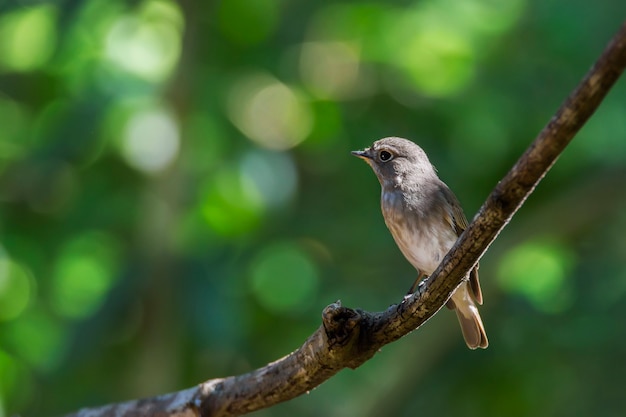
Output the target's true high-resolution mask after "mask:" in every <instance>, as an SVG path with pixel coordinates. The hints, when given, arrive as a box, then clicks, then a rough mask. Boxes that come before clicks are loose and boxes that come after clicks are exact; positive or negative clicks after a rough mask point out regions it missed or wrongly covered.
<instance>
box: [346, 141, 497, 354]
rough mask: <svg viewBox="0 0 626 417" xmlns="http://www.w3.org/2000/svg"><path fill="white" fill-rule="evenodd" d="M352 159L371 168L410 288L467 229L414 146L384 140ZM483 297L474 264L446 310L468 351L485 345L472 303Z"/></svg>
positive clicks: (460, 212)
mask: <svg viewBox="0 0 626 417" xmlns="http://www.w3.org/2000/svg"><path fill="white" fill-rule="evenodd" d="M352 154H353V155H355V156H358V157H359V158H361V159H363V160H365V162H367V163H368V164H369V166H371V167H372V169H373V170H374V173H375V174H376V177H378V181H379V182H380V185H381V187H382V193H381V208H382V212H383V217H384V218H385V224H386V225H387V227H388V228H389V231H390V232H391V234H392V236H393V238H394V240H395V241H396V244H397V245H398V247H399V248H400V251H401V252H402V254H403V255H404V257H405V258H406V259H407V260H408V261H409V262H410V263H411V265H413V266H414V267H415V269H417V272H418V277H417V279H416V281H415V283H414V284H413V285H412V286H411V289H410V290H409V293H413V292H414V291H415V288H416V287H417V285H418V283H419V282H420V281H421V280H422V279H423V278H424V277H425V276H428V275H430V274H432V273H433V272H434V271H435V269H437V266H439V263H440V262H441V260H442V259H443V258H444V256H445V255H446V254H447V253H448V251H449V250H450V248H451V247H452V246H453V245H454V243H455V242H456V241H457V239H458V237H459V236H460V235H461V233H462V232H463V230H465V229H466V228H467V219H466V218H465V215H464V214H463V209H462V208H461V205H460V204H459V201H458V200H457V198H456V196H455V195H454V193H453V192H452V191H450V189H449V188H448V186H447V185H446V184H445V183H444V182H443V181H441V180H440V179H439V177H438V176H437V173H436V171H435V167H434V166H433V165H432V164H431V163H430V161H429V160H428V157H427V156H426V153H425V152H424V151H423V150H422V148H420V147H419V146H418V145H416V144H415V143H413V142H411V141H409V140H407V139H402V138H396V137H389V138H384V139H381V140H378V141H376V142H374V144H373V145H372V146H370V147H369V148H367V149H364V150H362V151H354V152H352ZM482 302H483V296H482V292H481V290H480V283H479V281H478V264H476V266H475V267H474V269H472V271H470V273H469V279H466V280H464V281H463V282H462V283H461V285H460V286H459V287H458V288H457V289H456V290H455V291H454V293H453V294H452V297H451V298H450V300H448V303H447V306H448V307H449V308H451V309H453V310H455V311H456V315H457V317H458V319H459V323H460V324H461V330H462V332H463V337H464V338H465V343H467V346H468V347H469V348H470V349H476V348H479V347H480V348H486V347H487V346H488V344H489V342H488V341H487V334H486V333H485V328H484V326H483V322H482V320H481V319H480V315H479V314H478V308H477V307H476V303H478V304H482Z"/></svg>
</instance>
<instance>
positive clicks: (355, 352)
mask: <svg viewBox="0 0 626 417" xmlns="http://www.w3.org/2000/svg"><path fill="white" fill-rule="evenodd" d="M625 67H626V23H624V24H623V25H622V27H621V28H620V30H619V31H618V33H617V34H616V35H615V36H614V38H613V39H612V41H611V42H610V43H609V45H608V46H607V48H606V49H605V51H604V53H603V54H602V56H600V58H599V59H598V61H597V62H596V63H595V65H594V66H593V68H592V69H591V70H590V71H589V73H588V74H587V75H586V76H585V78H584V79H583V80H582V82H581V83H580V84H579V85H578V87H577V88H576V90H574V92H573V93H572V94H571V95H570V96H569V97H568V98H567V99H566V100H565V102H564V103H563V104H562V105H561V107H560V108H559V110H558V111H557V113H556V115H555V116H554V117H553V118H552V119H551V120H550V122H549V123H548V124H547V126H546V127H544V129H543V130H542V131H541V132H540V133H539V136H538V137H537V138H536V139H535V141H534V142H533V143H532V144H531V145H530V147H529V148H528V149H527V150H526V152H525V153H524V154H523V155H522V156H521V157H520V159H519V160H518V161H517V163H516V164H515V165H514V166H513V168H511V170H510V171H509V173H508V174H507V175H506V176H505V177H504V178H503V179H502V180H501V181H500V182H499V183H498V185H497V186H496V187H495V189H494V190H493V191H492V193H491V194H490V195H489V197H488V198H487V201H486V202H485V203H484V204H483V206H482V207H481V209H480V210H479V212H478V214H476V216H475V217H474V220H473V221H472V223H471V224H470V225H469V227H468V228H467V230H466V231H465V232H464V233H463V235H461V237H460V238H459V240H458V241H457V243H456V244H455V246H454V247H453V248H452V249H451V250H450V252H449V253H448V255H447V256H446V257H445V259H444V260H443V262H442V263H441V265H439V267H438V268H437V270H436V271H435V272H434V273H433V274H432V275H431V277H430V278H429V279H428V280H427V281H425V282H423V283H422V284H421V285H420V287H419V289H418V291H417V293H415V294H414V295H412V296H411V297H408V298H406V299H404V300H403V301H402V302H401V303H400V304H399V305H393V306H391V307H389V308H388V309H387V310H386V311H383V312H378V313H369V312H366V311H362V310H353V309H350V308H345V307H343V306H341V303H340V302H339V301H337V302H336V303H333V304H331V305H329V306H328V307H326V308H325V309H324V311H323V313H322V326H320V328H318V329H317V330H316V331H315V332H314V333H313V334H312V335H311V336H310V337H309V338H308V339H307V340H306V342H304V344H303V345H302V346H301V347H300V348H299V349H298V350H296V351H295V352H293V353H290V354H289V355H287V356H285V357H283V358H281V359H279V360H277V361H275V362H272V363H270V364H268V365H266V366H264V367H262V368H259V369H257V370H255V371H252V372H250V373H247V374H244V375H239V376H231V377H227V378H221V379H213V380H209V381H207V382H204V383H202V384H200V385H199V386H197V387H194V388H189V389H187V390H184V391H179V392H176V393H172V394H166V395H163V396H160V397H154V398H148V399H143V400H136V401H129V402H127V403H122V404H113V405H108V406H103V407H100V408H94V409H84V410H81V411H79V412H77V413H74V414H71V415H70V416H76V417H106V416H118V417H121V416H139V415H159V416H175V415H176V416H183V415H184V416H187V415H188V416H198V415H199V416H207V417H208V416H211V417H216V416H220V417H225V416H238V415H242V414H245V413H249V412H251V411H255V410H259V409H261V408H266V407H270V406H272V405H274V404H277V403H279V402H282V401H286V400H289V399H291V398H294V397H296V396H298V395H301V394H303V393H305V392H307V391H309V390H311V389H313V388H315V387H316V386H318V385H319V384H321V383H322V382H324V381H325V380H327V379H328V378H330V377H332V376H333V375H335V374H336V373H337V372H339V371H340V370H342V369H344V368H357V367H358V366H360V365H361V364H363V363H364V362H365V361H367V360H368V359H370V358H371V357H372V356H374V354H375V353H376V352H377V351H378V350H379V349H380V348H381V347H382V346H384V345H385V344H388V343H391V342H393V341H395V340H397V339H399V338H401V337H403V336H405V335H406V334H408V333H410V332H411V331H413V330H415V329H417V328H418V327H420V326H421V325H422V324H424V322H426V320H428V319H429V318H430V317H432V316H433V315H434V314H435V313H436V312H437V311H438V310H439V309H440V308H441V307H442V306H443V305H444V304H445V303H446V301H447V300H448V298H449V297H450V295H451V294H452V292H453V291H454V289H455V288H456V287H457V286H458V285H459V283H460V282H461V280H462V279H463V277H464V276H466V274H467V272H468V271H469V270H470V269H471V268H472V267H473V266H474V265H475V264H476V263H477V262H478V260H479V259H480V257H481V256H482V255H483V254H484V253H485V251H486V250H487V248H488V247H489V245H490V244H491V243H492V242H493V241H494V240H495V238H496V237H497V236H498V234H499V233H500V231H501V230H502V229H503V228H504V227H505V226H506V224H507V223H508V222H509V220H510V219H511V217H512V216H513V215H514V214H515V212H516V211H517V210H518V209H519V207H521V205H522V204H523V203H524V201H525V200H526V198H527V197H528V196H529V195H530V194H531V193H532V192H533V190H534V189H535V187H536V186H537V184H538V183H539V181H541V179H542V178H543V177H544V176H545V174H546V173H547V172H548V170H549V169H550V167H551V166H552V165H553V164H554V162H555V161H556V159H557V158H558V156H559V155H560V153H561V152H562V151H563V150H564V149H565V147H566V146H567V145H568V143H569V142H570V141H571V140H572V138H573V137H574V135H575V134H576V132H578V130H580V128H581V127H582V126H583V125H584V124H585V122H586V121H587V120H588V119H589V117H590V116H591V115H592V114H593V113H594V111H595V110H596V109H597V108H598V106H599V104H600V103H601V102H602V100H603V99H604V97H605V95H606V94H607V93H608V91H609V90H610V89H611V87H612V86H613V84H614V83H615V81H616V80H617V79H618V78H619V76H620V74H621V73H622V72H623V70H624V68H625Z"/></svg>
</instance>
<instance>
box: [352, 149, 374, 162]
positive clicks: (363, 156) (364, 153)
mask: <svg viewBox="0 0 626 417" xmlns="http://www.w3.org/2000/svg"><path fill="white" fill-rule="evenodd" d="M369 150H370V148H367V149H363V150H362V151H352V152H351V153H352V155H354V156H356V157H358V158H361V159H363V160H365V162H368V160H371V159H372V157H371V156H370V153H369Z"/></svg>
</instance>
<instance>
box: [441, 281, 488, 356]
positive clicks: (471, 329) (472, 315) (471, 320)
mask: <svg viewBox="0 0 626 417" xmlns="http://www.w3.org/2000/svg"><path fill="white" fill-rule="evenodd" d="M468 285H469V284H468V282H463V283H462V284H461V285H460V286H459V287H458V288H457V289H456V291H455V292H454V294H452V297H451V298H450V300H449V301H448V307H450V308H451V309H453V310H455V311H456V316H457V318H458V319H459V324H460V325H461V331H462V332H463V338H464V339H465V343H467V347H469V348H470V349H476V348H483V349H485V348H486V347H487V346H488V345H489V341H488V340H487V333H485V327H484V326H483V321H482V320H481V319H480V314H478V308H477V307H476V304H475V303H474V300H473V299H472V297H471V295H470V292H469V288H468Z"/></svg>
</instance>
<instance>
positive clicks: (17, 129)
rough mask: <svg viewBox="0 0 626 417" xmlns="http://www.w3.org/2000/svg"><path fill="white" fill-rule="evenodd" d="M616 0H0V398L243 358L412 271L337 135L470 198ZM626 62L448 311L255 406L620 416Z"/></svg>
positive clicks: (388, 288) (394, 294)
mask: <svg viewBox="0 0 626 417" xmlns="http://www.w3.org/2000/svg"><path fill="white" fill-rule="evenodd" d="M624 16H626V5H625V4H624V2H623V0H601V1H599V2H595V3H589V2H587V1H580V0H575V1H571V0H554V1H544V0H465V1H459V0H422V1H414V0H408V1H406V0H405V1H379V2H375V1H373V2H361V1H351V2H314V1H309V2H288V1H271V0H228V1H222V2H199V1H196V2H194V1H190V0H185V1H181V2H174V1H172V0H133V1H130V0H129V1H122V0H85V1H75V0H64V1H26V0H23V1H8V0H4V1H0V417H2V416H9V415H12V414H14V413H19V414H21V415H24V416H53V415H59V414H63V413H65V412H70V411H74V410H77V409H79V408H81V407H84V406H95V405H99V404H105V403H111V402H119V401H123V400H128V399H133V398H139V397H145V396H152V395H157V394H162V393H166V392H171V391H177V390H180V389H183V388H187V387H190V386H193V385H195V384H197V383H199V382H201V381H203V380H206V379H209V378H214V377H221V376H227V375H233V374H239V373H243V372H247V371H250V370H251V369H254V368H256V367H259V366H262V365H264V364H266V363H268V362H270V361H273V360H275V359H277V358H279V357H281V356H283V355H285V354H287V353H289V352H290V351H292V350H294V349H296V348H297V347H298V346H300V344H301V343H302V342H304V340H305V339H306V337H307V336H308V335H309V334H310V333H312V332H313V331H314V330H315V329H316V328H317V326H318V325H319V324H320V313H321V310H322V309H323V308H324V307H325V306H326V305H327V304H329V303H331V302H333V301H335V300H337V299H341V300H342V302H343V303H344V304H345V305H347V306H350V307H360V308H364V309H368V310H382V309H385V308H386V307H387V306H388V305H389V304H392V303H394V302H397V301H398V300H400V299H401V297H402V296H403V295H404V292H405V291H406V289H407V288H408V286H409V285H410V283H411V282H412V280H413V278H414V276H415V271H413V270H412V268H411V266H410V265H409V264H408V263H407V262H406V261H405V260H404V259H403V258H402V255H401V254H400V252H399V251H398V249H397V248H396V247H395V244H394V243H393V240H392V238H391V236H390V235H389V233H388V232H387V230H386V228H385V225H384V223H383V221H382V216H381V214H380V211H379V203H378V199H379V192H380V191H379V185H378V183H377V181H376V179H375V177H374V175H373V173H372V172H371V171H370V169H369V168H368V167H367V166H366V165H365V164H363V163H362V162H361V161H359V160H357V159H355V158H353V157H351V156H350V153H349V151H350V150H353V149H359V148H363V147H365V146H367V145H369V144H370V143H371V142H372V141H373V140H375V139H377V138H380V137H384V136H391V135H397V136H404V137H408V138H411V139H413V140H415V141H417V142H418V143H419V144H420V145H422V147H423V148H424V149H425V150H426V151H427V152H428V154H429V155H430V157H431V160H432V162H433V163H434V164H435V165H436V166H437V168H438V170H439V173H440V176H441V177H442V179H443V180H444V181H446V182H447V183H448V185H450V187H451V188H452V189H453V190H454V191H455V192H456V194H457V195H458V197H459V199H460V200H461V202H462V203H463V205H464V207H465V210H466V213H467V215H468V217H469V218H470V219H471V217H472V216H473V213H475V212H476V211H477V209H478V208H479V207H480V205H481V203H482V202H483V201H484V199H485V197H486V196H487V194H488V193H489V191H490V190H491V188H492V187H493V186H494V185H495V184H496V183H497V181H498V180H499V179H500V178H501V177H502V176H503V175H504V174H505V172H506V171H507V169H508V168H509V167H510V166H511V165H512V163H513V162H514V161H515V159H516V158H517V157H518V156H519V154H520V153H521V152H522V151H523V150H524V149H525V147H526V146H527V145H528V144H529V142H530V141H531V140H532V139H533V138H534V136H535V135H536V134H537V132H538V131H539V130H540V129H541V128H542V127H543V126H544V125H545V123H546V122H547V121H548V120H549V118H550V117H551V116H552V114H553V112H554V111H555V109H556V108H557V107H558V105H559V104H560V103H561V102H562V101H563V99H564V98H565V97H566V95H567V94H569V92H570V91H571V89H572V88H573V87H574V86H575V85H576V84H577V82H578V81H579V80H580V78H581V77H582V76H583V75H584V73H585V72H586V71H587V69H588V68H589V67H590V65H591V64H592V63H593V61H594V60H595V58H596V57H597V56H598V55H599V54H600V52H601V51H602V49H603V48H604V46H605V45H606V43H607V41H608V40H609V39H610V37H611V36H612V34H613V33H614V32H615V31H616V30H617V29H618V27H619V26H620V24H621V21H622V20H623V19H624ZM625 98H626V82H625V81H624V80H621V81H620V82H618V84H617V85H616V86H615V88H614V89H613V91H612V92H611V93H610V94H609V96H608V97H607V99H606V100H605V102H604V103H603V104H602V106H601V107H600V109H599V110H598V112H597V114H596V115H594V116H593V118H592V119H591V120H590V121H589V123H588V124H587V126H586V127H585V128H584V129H583V130H582V131H581V132H580V134H579V135H578V137H577V138H576V139H575V141H574V142H573V143H572V144H571V146H570V147H569V148H568V149H567V150H566V151H565V152H564V154H563V155H562V157H561V158H560V159H559V161H558V162H557V164H556V165H555V167H554V169H553V170H552V172H551V173H550V174H549V175H548V176H547V177H546V179H545V180H544V182H543V183H542V184H541V186H540V187H539V188H538V189H537V190H536V192H535V193H534V194H533V196H532V197H531V198H530V199H529V200H528V201H527V203H526V205H525V206H524V207H523V208H522V209H521V211H520V212H519V213H518V215H517V216H516V217H515V218H514V220H513V221H512V222H511V224H510V225H509V227H508V228H507V229H506V230H505V231H504V232H503V233H502V235H501V236H500V237H499V239H498V240H497V241H496V242H495V243H494V245H493V246H492V247H491V248H490V250H489V252H488V253H487V254H486V256H485V257H484V259H483V261H482V267H481V277H482V283H483V292H484V295H485V305H484V306H483V308H482V309H481V313H482V316H483V320H484V322H485V326H486V328H487V333H488V335H489V340H490V347H489V349H487V350H486V351H475V352H472V351H469V350H468V349H467V348H466V347H465V344H464V343H463V341H462V337H461V334H460V331H459V329H458V325H457V323H456V319H455V317H454V315H453V314H451V313H449V312H446V311H442V312H441V313H440V314H438V315H437V316H436V317H435V318H433V319H432V320H431V321H430V322H428V323H427V324H426V325H425V326H424V327H423V328H422V329H420V330H419V331H417V332H414V333H413V334H411V335H409V336H408V337H406V338H404V339H402V340H400V341H398V342H397V343H394V344H392V345H390V346H386V347H385V348H384V349H382V351H381V352H380V353H379V354H378V355H377V356H376V357H374V358H373V359H372V360H371V361H369V362H368V363H366V364H365V365H363V366H362V367H361V368H359V369H357V370H354V371H352V370H345V371H342V372H341V373H340V374H338V375H337V376H336V377H334V378H332V379H331V380H329V381H328V382H326V383H325V384H323V385H322V386H320V387H319V388H317V389H315V390H313V391H312V392H310V393H309V394H308V395H305V396H303V397H301V398H297V399H295V400H293V401H290V402H288V403H285V404H281V405H278V406H276V407H274V408H271V409H268V410H262V411H259V412H257V413H255V414H254V415H256V416H294V415H297V416H305V417H306V416H320V415H324V416H337V417H343V416H361V417H377V416H391V415H393V416H410V415H421V416H425V417H426V416H441V415H462V416H503V415H506V416H513V417H514V416H528V415H533V416H551V417H554V416H589V415H602V416H621V415H623V414H624V411H625V410H626V396H624V387H625V386H626V377H625V376H624V368H625V367H626V360H625V358H626V326H625V325H624V317H626V262H625V259H626V239H625V238H624V235H625V231H626V99H625Z"/></svg>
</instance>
